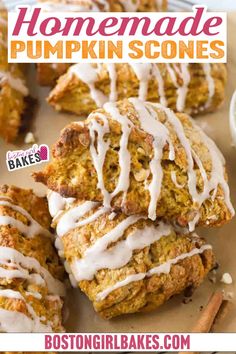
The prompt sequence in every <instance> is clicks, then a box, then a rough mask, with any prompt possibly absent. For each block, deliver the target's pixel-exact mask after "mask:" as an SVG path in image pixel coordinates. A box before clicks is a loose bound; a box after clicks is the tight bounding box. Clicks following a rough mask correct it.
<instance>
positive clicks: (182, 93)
mask: <svg viewBox="0 0 236 354" xmlns="http://www.w3.org/2000/svg"><path fill="white" fill-rule="evenodd" d="M188 65H189V64H180V67H181V73H182V75H181V76H182V80H183V84H182V85H181V86H179V87H178V89H177V96H178V98H177V102H176V109H177V111H179V112H183V111H184V108H185V103H186V97H187V93H188V85H189V83H190V80H191V76H190V72H189V69H188Z"/></svg>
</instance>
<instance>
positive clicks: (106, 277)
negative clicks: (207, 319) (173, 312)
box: [48, 192, 214, 318]
mask: <svg viewBox="0 0 236 354" xmlns="http://www.w3.org/2000/svg"><path fill="white" fill-rule="evenodd" d="M48 200H49V208H50V210H51V213H52V215H53V216H54V219H53V227H55V229H56V232H57V235H58V239H57V241H56V245H57V247H58V249H59V254H60V255H61V256H63V257H64V258H65V266H66V270H67V271H68V272H69V274H70V279H71V281H72V284H73V285H74V286H79V287H80V289H81V290H82V291H83V292H84V293H85V294H86V295H87V296H88V297H89V299H90V300H91V301H92V303H93V306H94V308H95V310H96V311H97V312H98V313H99V314H100V315H101V316H102V317H104V318H111V317H115V316H118V315H122V314H127V313H134V312H139V311H150V310H153V309H155V308H157V307H159V306H160V305H161V304H163V303H164V302H165V301H167V300H168V299H169V298H170V297H172V296H173V295H175V294H178V293H180V292H182V291H184V290H185V289H187V288H191V289H192V290H194V289H195V288H196V287H197V286H199V285H200V283H201V282H202V281H203V279H204V277H205V276H206V275H207V273H208V272H209V271H210V270H211V269H212V267H213V265H214V255H213V252H212V249H211V246H209V245H205V243H204V241H203V240H202V239H201V238H199V237H198V236H196V235H194V236H193V235H191V234H189V233H188V234H183V233H180V232H175V231H174V230H173V228H172V227H171V226H170V225H168V224H165V223H163V222H157V221H156V222H153V221H151V220H147V219H145V218H144V217H143V216H141V215H133V216H129V217H127V216H125V215H124V214H122V213H117V214H114V213H112V212H110V211H109V210H107V209H106V208H104V207H101V206H99V205H97V203H92V202H82V201H76V200H75V201H73V200H69V201H68V200H65V199H63V198H62V197H60V196H59V195H58V194H56V193H55V192H50V193H49V195H48Z"/></svg>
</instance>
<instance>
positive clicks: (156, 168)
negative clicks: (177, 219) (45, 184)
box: [129, 98, 175, 220]
mask: <svg viewBox="0 0 236 354" xmlns="http://www.w3.org/2000/svg"><path fill="white" fill-rule="evenodd" d="M129 101H130V102H131V103H132V104H133V106H134V107H135V110H136V111H137V113H138V117H139V121H140V125H141V128H142V129H143V130H144V131H145V132H147V133H148V134H151V135H152V136H153V138H154V140H153V150H154V153H153V158H152V161H151V162H150V170H151V173H152V180H151V182H150V183H149V185H148V187H147V189H148V190H149V193H150V204H149V209H148V217H149V218H150V219H151V220H155V219H156V207H157V202H158V199H159V196H160V192H161V186H162V179H163V168H162V165H161V161H162V157H163V149H164V146H165V145H166V144H167V143H168V144H169V149H170V153H169V158H170V160H171V161H173V160H174V159H175V151H174V147H173V144H172V143H171V140H170V137H169V131H168V129H167V128H166V127H165V125H164V124H162V123H160V122H159V121H158V119H157V112H155V111H153V109H152V107H151V106H149V110H148V109H147V108H148V107H147V106H146V105H145V104H144V103H143V102H142V101H141V100H139V99H137V98H130V99H129Z"/></svg>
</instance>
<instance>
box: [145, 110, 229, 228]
mask: <svg viewBox="0 0 236 354" xmlns="http://www.w3.org/2000/svg"><path fill="white" fill-rule="evenodd" d="M148 104H149V105H152V104H150V103H148ZM153 105H154V106H156V107H158V108H159V109H162V110H164V112H165V113H166V115H167V118H168V120H169V121H170V123H171V124H172V125H173V127H174V128H175V132H176V134H177V136H178V139H179V140H180V142H181V144H182V146H183V148H184V150H185V153H186V158H187V161H188V188H189V193H190V194H191V197H192V199H193V202H196V203H198V209H200V207H201V205H202V204H203V203H204V201H205V200H207V199H208V198H210V193H211V192H212V191H214V190H215V189H217V188H218V186H219V185H220V186H221V187H222V189H223V190H224V194H225V202H226V205H227V207H228V209H229V211H230V212H231V214H232V216H233V215H234V209H233V206H232V204H231V202H230V195H229V186H228V183H227V182H226V180H225V177H224V158H223V155H222V154H221V152H220V151H219V149H218V148H217V147H216V145H215V143H214V142H213V141H212V140H211V139H210V138H209V137H208V136H207V135H206V134H205V133H204V132H203V131H202V130H201V129H200V128H199V127H198V126H197V125H196V124H195V122H194V121H193V120H191V122H192V125H193V126H194V128H195V129H197V130H198V132H199V134H200V136H201V138H202V142H203V143H204V145H206V146H207V148H208V150H209V153H210V156H211V162H212V171H211V177H210V179H208V178H207V175H206V171H205V169H204V167H203V165H202V163H201V160H200V159H199V158H198V157H197V154H196V152H194V153H193V150H192V147H191V144H190V141H189V140H188V138H187V137H186V135H185V132H184V128H183V125H182V123H181V122H180V120H179V119H178V118H177V116H176V115H175V113H174V112H172V111H171V110H170V109H168V108H166V107H163V106H161V105H160V104H158V103H157V104H153ZM194 160H195V162H196V163H197V164H198V167H199V170H200V172H201V175H202V177H203V180H204V182H205V183H204V188H203V191H202V192H198V189H197V176H196V171H195V170H194ZM196 220H197V219H196ZM191 225H192V223H191ZM192 227H193V226H192ZM190 231H193V229H192V228H191V229H190Z"/></svg>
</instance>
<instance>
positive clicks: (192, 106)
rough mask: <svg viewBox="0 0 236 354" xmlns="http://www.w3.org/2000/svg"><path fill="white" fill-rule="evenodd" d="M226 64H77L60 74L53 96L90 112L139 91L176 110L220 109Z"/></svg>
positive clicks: (56, 103)
mask: <svg viewBox="0 0 236 354" xmlns="http://www.w3.org/2000/svg"><path fill="white" fill-rule="evenodd" d="M225 84H226V66H225V65H224V64H98V65H97V64H76V65H73V66H72V67H70V68H69V70H68V72H67V73H66V74H65V75H63V76H62V77H60V79H59V81H58V83H57V85H56V87H55V88H54V89H53V90H52V91H51V93H50V95H49V97H48V102H49V103H50V104H51V105H52V106H53V107H54V108H55V109H56V110H58V111H68V112H72V113H76V114H78V115H87V114H89V113H90V112H91V111H92V110H94V109H96V108H98V107H102V106H103V104H104V103H105V102H108V101H115V100H122V99H124V98H129V97H139V98H140V99H143V100H148V101H151V102H160V103H161V104H163V105H165V106H167V107H170V108H171V109H173V110H174V111H178V112H186V113H191V114H193V115H196V114H198V113H204V112H210V111H214V110H215V109H216V108H218V107H219V106H220V105H221V104H222V102H223V100H224V97H225Z"/></svg>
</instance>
